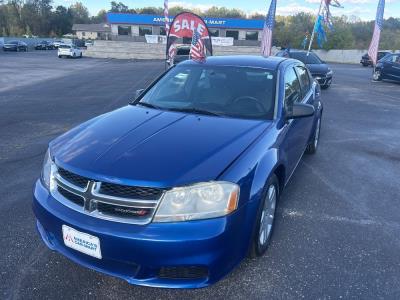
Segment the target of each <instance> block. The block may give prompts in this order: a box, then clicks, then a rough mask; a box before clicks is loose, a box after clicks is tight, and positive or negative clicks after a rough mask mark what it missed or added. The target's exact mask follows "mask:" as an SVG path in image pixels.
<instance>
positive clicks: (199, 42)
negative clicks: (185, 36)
mask: <svg viewBox="0 0 400 300" xmlns="http://www.w3.org/2000/svg"><path fill="white" fill-rule="evenodd" d="M190 58H191V59H193V60H203V59H205V58H206V54H205V51H204V41H203V39H202V38H201V35H200V33H199V31H198V30H197V29H195V30H193V37H192V43H191V45H190Z"/></svg>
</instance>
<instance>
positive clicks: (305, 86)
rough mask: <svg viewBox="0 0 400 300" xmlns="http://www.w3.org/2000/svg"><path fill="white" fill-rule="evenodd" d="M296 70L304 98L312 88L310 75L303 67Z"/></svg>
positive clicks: (297, 67)
mask: <svg viewBox="0 0 400 300" xmlns="http://www.w3.org/2000/svg"><path fill="white" fill-rule="evenodd" d="M296 70H297V74H298V76H299V80H300V85H301V90H302V96H303V98H304V97H305V96H306V95H307V94H308V92H309V91H310V88H311V80H310V76H309V75H308V71H307V69H306V68H304V67H302V66H296Z"/></svg>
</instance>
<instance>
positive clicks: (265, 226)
mask: <svg viewBox="0 0 400 300" xmlns="http://www.w3.org/2000/svg"><path fill="white" fill-rule="evenodd" d="M276 196H277V195H276V187H275V185H274V184H271V185H270V186H269V187H268V192H267V196H266V199H265V201H264V207H263V210H262V213H261V221H260V230H259V233H258V242H259V244H260V246H261V247H263V246H264V245H265V244H266V243H267V242H268V240H269V237H270V236H271V232H272V225H273V223H274V217H275V208H276Z"/></svg>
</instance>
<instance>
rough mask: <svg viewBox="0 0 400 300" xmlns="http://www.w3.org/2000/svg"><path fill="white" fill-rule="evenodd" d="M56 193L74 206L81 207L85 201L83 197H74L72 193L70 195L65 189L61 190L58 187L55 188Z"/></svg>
mask: <svg viewBox="0 0 400 300" xmlns="http://www.w3.org/2000/svg"><path fill="white" fill-rule="evenodd" d="M57 191H58V192H59V193H60V194H61V195H62V196H63V197H64V198H66V199H68V200H69V201H71V202H73V203H75V204H76V205H79V206H81V207H83V205H84V203H85V200H84V199H83V197H81V196H78V195H75V194H74V193H71V192H69V191H67V190H65V189H63V188H62V187H60V186H58V187H57Z"/></svg>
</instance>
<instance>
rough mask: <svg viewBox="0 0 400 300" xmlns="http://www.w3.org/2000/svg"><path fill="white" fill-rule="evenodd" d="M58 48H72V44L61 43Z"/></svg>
mask: <svg viewBox="0 0 400 300" xmlns="http://www.w3.org/2000/svg"><path fill="white" fill-rule="evenodd" d="M58 48H61V49H69V48H71V46H69V45H60V46H59V47H58Z"/></svg>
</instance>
